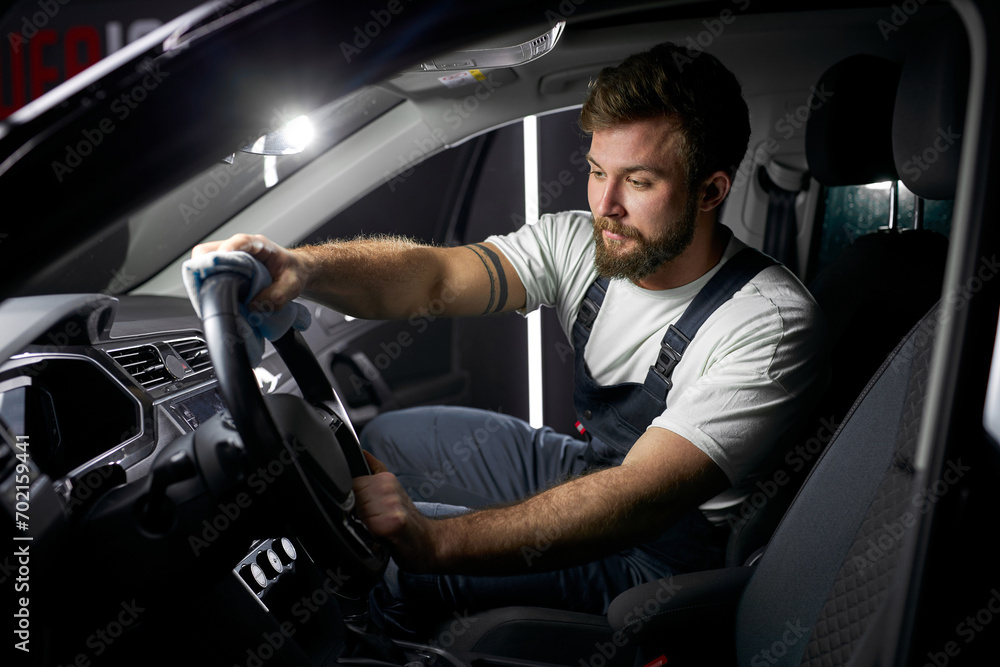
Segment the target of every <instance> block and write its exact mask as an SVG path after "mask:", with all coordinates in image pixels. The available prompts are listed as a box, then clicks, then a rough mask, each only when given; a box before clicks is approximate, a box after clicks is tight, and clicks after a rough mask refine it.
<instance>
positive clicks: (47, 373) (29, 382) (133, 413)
mask: <svg viewBox="0 0 1000 667" xmlns="http://www.w3.org/2000/svg"><path fill="white" fill-rule="evenodd" d="M139 418H140V415H139V405H138V402H137V401H135V399H133V398H132V397H131V396H130V395H129V394H128V392H126V391H125V389H124V387H122V386H121V385H119V384H117V383H115V382H114V381H113V380H111V379H110V378H109V377H108V376H107V375H105V374H104V373H103V372H102V371H101V370H100V369H99V368H98V367H97V366H95V365H94V364H92V363H90V362H88V361H85V360H82V359H77V358H50V359H42V360H39V361H38V362H36V363H33V364H30V365H26V366H22V367H20V368H18V369H16V370H15V371H11V372H7V373H4V374H3V375H2V376H0V419H3V421H4V423H5V424H6V426H7V428H8V429H10V431H11V432H12V434H13V435H26V436H29V437H30V438H31V445H32V451H33V457H34V459H35V462H36V463H37V464H38V467H39V468H40V469H41V470H42V472H44V473H46V474H48V475H49V476H51V477H53V478H58V477H62V476H63V475H65V474H66V473H68V472H69V471H71V470H73V469H74V468H76V467H77V466H80V465H82V464H83V463H86V462H87V461H89V460H90V459H92V458H95V457H97V456H100V455H101V454H103V453H105V452H107V451H109V450H111V449H113V448H114V447H117V446H118V445H119V444H121V443H123V442H125V441H127V440H129V439H131V438H133V437H135V436H136V435H138V434H139V433H140V432H141V430H142V428H141V423H140V421H139Z"/></svg>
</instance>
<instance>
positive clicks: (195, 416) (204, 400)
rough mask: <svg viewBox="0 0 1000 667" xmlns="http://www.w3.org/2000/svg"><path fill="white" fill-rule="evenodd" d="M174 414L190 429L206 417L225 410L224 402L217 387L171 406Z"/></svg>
mask: <svg viewBox="0 0 1000 667" xmlns="http://www.w3.org/2000/svg"><path fill="white" fill-rule="evenodd" d="M171 409H172V410H173V411H174V414H175V415H177V416H178V417H180V418H181V419H182V420H183V421H184V423H186V424H187V425H188V426H190V427H191V430H194V429H196V428H198V426H199V425H200V424H203V423H204V422H205V421H206V420H207V419H211V418H212V417H214V416H215V415H217V414H219V413H220V412H225V411H226V402H225V400H223V398H222V395H221V394H220V393H219V390H218V389H212V390H211V391H205V392H202V393H200V394H197V395H195V396H192V397H190V398H186V399H184V400H182V401H177V402H176V403H174V404H173V405H172V406H171Z"/></svg>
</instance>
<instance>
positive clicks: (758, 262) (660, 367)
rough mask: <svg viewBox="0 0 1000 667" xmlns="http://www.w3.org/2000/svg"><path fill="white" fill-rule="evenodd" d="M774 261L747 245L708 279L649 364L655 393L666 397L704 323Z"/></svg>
mask: <svg viewBox="0 0 1000 667" xmlns="http://www.w3.org/2000/svg"><path fill="white" fill-rule="evenodd" d="M774 264H777V262H776V261H775V260H774V259H772V258H770V257H768V256H767V255H765V254H764V253H762V252H759V251H758V250H755V249H754V248H744V249H742V250H740V251H739V252H737V253H736V254H735V255H733V256H732V257H731V258H729V261H727V262H726V263H725V264H723V265H722V267H721V268H720V269H719V271H718V272H717V273H716V274H715V275H714V276H712V278H711V280H709V281H708V282H707V283H705V286H704V287H703V288H701V291H699V292H698V294H697V295H696V296H695V297H694V300H693V301H692V302H691V304H690V305H689V306H688V307H687V309H686V310H685V311H684V313H683V314H682V315H681V316H680V318H679V319H678V320H677V322H676V323H674V324H671V325H670V326H669V327H667V332H666V333H665V334H664V335H663V340H662V341H661V342H660V353H659V355H658V356H657V358H656V363H655V364H653V365H652V366H650V367H649V372H648V373H647V374H646V381H645V382H644V383H643V384H644V385H645V387H646V388H647V389H648V390H649V391H650V392H652V393H653V394H654V395H655V396H663V399H664V401H665V400H666V397H667V393H668V392H669V391H670V388H671V387H672V386H673V381H672V380H671V375H672V374H673V372H674V367H675V366H676V365H677V363H678V362H679V361H680V360H681V357H682V356H683V355H684V350H686V349H687V346H688V343H690V342H691V339H692V338H694V336H695V334H696V333H698V329H700V328H701V325H702V324H704V323H705V320H707V319H708V318H709V317H710V316H711V315H712V313H714V312H715V311H716V310H717V309H718V307H719V306H721V305H722V304H723V303H725V302H726V301H729V299H731V298H732V297H733V295H734V294H736V293H737V292H738V291H740V290H741V289H742V288H743V286H744V285H746V284H747V283H748V282H750V280H751V279H752V278H753V277H754V276H756V275H757V274H758V273H760V272H761V271H763V270H764V269H766V268H767V267H769V266H772V265H774Z"/></svg>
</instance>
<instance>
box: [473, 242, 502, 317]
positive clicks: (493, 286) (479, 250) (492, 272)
mask: <svg viewBox="0 0 1000 667" xmlns="http://www.w3.org/2000/svg"><path fill="white" fill-rule="evenodd" d="M469 249H470V250H472V252H474V253H476V256H478V257H479V260H480V261H481V262H482V263H483V268H485V269H486V275H488V276H489V278H490V301H489V303H487V304H486V310H484V311H483V315H490V314H492V313H499V312H500V311H502V310H503V308H504V306H505V305H507V276H506V275H505V274H504V271H503V265H502V264H500V256H499V255H497V254H496V253H495V252H493V251H492V250H490V249H489V248H487V247H486V246H484V245H483V244H482V243H473V244H472V246H470V248H469ZM487 259H489V262H487V261H486V260H487ZM491 264H492V266H491ZM494 303H496V306H495V307H494V305H493V304H494Z"/></svg>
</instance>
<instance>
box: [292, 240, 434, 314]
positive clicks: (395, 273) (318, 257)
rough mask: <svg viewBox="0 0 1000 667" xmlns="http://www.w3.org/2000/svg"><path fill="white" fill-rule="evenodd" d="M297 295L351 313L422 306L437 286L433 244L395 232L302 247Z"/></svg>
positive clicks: (393, 311)
mask: <svg viewBox="0 0 1000 667" xmlns="http://www.w3.org/2000/svg"><path fill="white" fill-rule="evenodd" d="M292 252H293V253H294V254H295V255H297V256H298V257H299V258H300V259H301V260H302V262H303V264H304V265H305V267H306V268H307V272H308V279H307V282H306V285H305V289H304V291H303V296H305V297H307V298H309V299H312V300H314V301H318V302H320V303H322V304H324V305H327V306H330V307H331V308H333V309H335V310H337V311H338V312H342V313H345V314H348V315H351V316H354V317H361V318H366V319H402V318H406V317H410V316H411V315H413V314H415V313H417V312H419V311H420V309H421V308H426V307H428V305H429V304H430V302H431V301H432V300H433V299H434V290H435V289H436V288H437V285H436V282H437V280H438V277H437V276H438V268H439V267H438V263H437V261H436V257H435V255H434V252H435V249H434V248H432V247H429V246H423V245H420V244H418V243H416V242H414V241H411V240H409V239H405V238H399V237H373V238H363V239H355V240H351V241H339V242H331V243H325V244H322V245H314V246H303V247H300V248H295V249H294V250H293V251H292Z"/></svg>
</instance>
